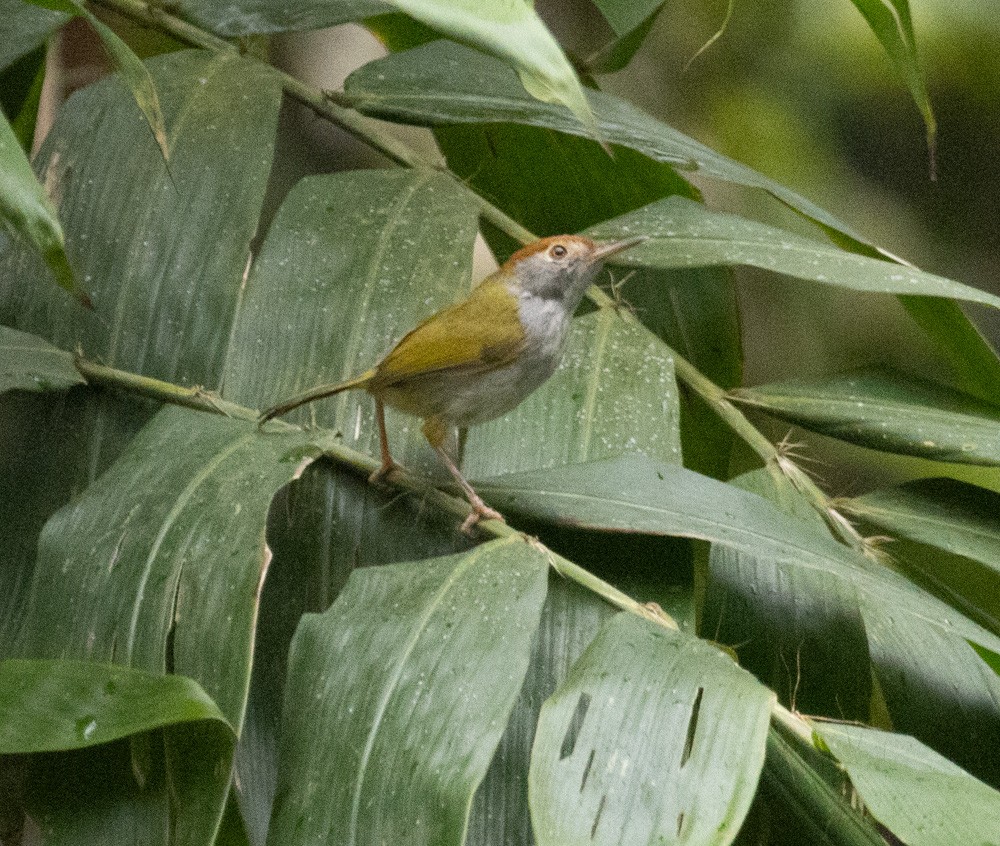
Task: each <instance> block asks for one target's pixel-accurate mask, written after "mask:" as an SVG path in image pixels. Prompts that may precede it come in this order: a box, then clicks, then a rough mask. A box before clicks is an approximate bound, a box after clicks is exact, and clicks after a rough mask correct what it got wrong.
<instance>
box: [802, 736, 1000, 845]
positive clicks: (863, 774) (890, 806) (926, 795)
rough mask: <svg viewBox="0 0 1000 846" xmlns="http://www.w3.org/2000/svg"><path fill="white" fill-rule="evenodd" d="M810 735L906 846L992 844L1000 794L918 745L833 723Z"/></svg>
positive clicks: (999, 820) (906, 739) (999, 828)
mask: <svg viewBox="0 0 1000 846" xmlns="http://www.w3.org/2000/svg"><path fill="white" fill-rule="evenodd" d="M813 730H814V731H815V732H816V733H817V734H818V735H819V736H820V737H821V738H822V739H823V741H824V743H826V745H827V746H829V748H830V750H831V751H832V752H833V754H834V755H836V756H837V758H838V759H839V760H840V763H841V764H842V765H843V766H844V768H845V769H846V770H847V772H848V774H849V775H850V777H851V782H852V783H853V784H854V787H855V788H856V789H857V791H858V793H860V794H861V798H862V800H864V803H865V805H866V806H867V807H868V810H869V811H870V812H871V814H872V815H873V816H875V818H876V819H878V821H879V822H881V823H882V824H883V825H884V826H885V827H886V828H887V829H889V830H890V831H891V832H892V833H893V834H895V835H896V837H898V838H899V839H900V840H901V841H902V842H905V843H907V844H908V846H950V845H951V844H954V846H968V844H970V843H992V842H995V841H996V837H997V832H998V831H1000V793H998V792H997V791H996V790H994V789H993V788H992V787H989V786H987V785H985V784H983V783H982V782H981V781H979V780H977V779H975V778H973V777H972V776H970V775H969V774H968V773H967V772H965V771H964V770H962V769H961V768H960V767H957V766H956V765H955V764H953V763H952V762H951V761H949V760H948V759H946V758H943V757H941V756H940V755H938V754H937V753H935V752H933V751H932V750H930V749H928V748H927V747H926V746H924V745H923V744H922V743H920V742H919V741H917V740H914V739H913V738H912V737H907V736H905V735H900V734H891V733H889V732H884V731H877V730H876V729H869V728H864V727H862V726H852V725H844V724H837V723H821V722H815V723H813Z"/></svg>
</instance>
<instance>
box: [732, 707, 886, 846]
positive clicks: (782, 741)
mask: <svg viewBox="0 0 1000 846" xmlns="http://www.w3.org/2000/svg"><path fill="white" fill-rule="evenodd" d="M853 798H854V797H853V796H852V795H851V792H850V784H849V783H848V781H847V779H846V778H845V777H844V775H843V772H842V771H841V770H840V769H839V768H838V767H837V766H836V765H835V764H834V762H833V761H832V760H831V759H830V757H829V756H828V755H825V754H821V753H820V752H819V750H818V749H816V747H815V746H814V745H813V744H812V743H807V742H805V740H804V739H803V737H802V736H801V735H800V734H798V733H797V732H791V731H788V730H787V729H786V727H783V726H782V727H778V726H775V725H774V724H772V729H771V731H770V732H769V733H768V736H767V758H766V760H765V762H764V775H763V778H762V779H761V800H762V801H763V803H764V812H765V820H766V822H765V827H766V830H767V831H768V833H770V832H774V831H777V832H781V833H783V834H786V835H787V837H786V838H782V837H781V836H780V835H779V836H778V838H777V842H778V843H788V844H799V843H809V844H812V846H885V839H884V838H883V837H882V835H881V833H880V832H879V831H878V829H877V828H876V827H875V825H874V823H873V822H872V820H871V818H870V817H867V816H865V814H864V809H862V808H859V807H858V806H857V804H856V803H855V802H854V801H852V800H853ZM751 842H753V841H751ZM764 842H767V841H764Z"/></svg>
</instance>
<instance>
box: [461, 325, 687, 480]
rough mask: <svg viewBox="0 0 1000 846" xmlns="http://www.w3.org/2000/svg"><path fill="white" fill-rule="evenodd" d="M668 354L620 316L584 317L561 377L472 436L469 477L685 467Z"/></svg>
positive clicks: (575, 330)
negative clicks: (625, 463)
mask: <svg viewBox="0 0 1000 846" xmlns="http://www.w3.org/2000/svg"><path fill="white" fill-rule="evenodd" d="M679 418H680V414H679V408H678V397H677V384H676V382H675V381H674V362H673V358H672V357H671V354H670V351H669V349H667V348H666V347H665V346H664V344H663V343H662V342H661V341H660V340H659V339H657V338H656V337H654V336H653V335H652V334H651V333H650V332H649V331H648V330H647V329H645V328H644V327H642V326H638V325H636V324H629V323H626V322H625V321H623V320H622V319H621V318H620V317H619V316H618V315H617V314H615V312H614V310H613V309H602V310H600V311H597V312H594V313H591V314H588V315H586V316H584V317H580V318H577V319H576V320H574V321H573V328H572V330H571V335H570V339H569V342H568V344H567V350H566V354H565V356H564V358H563V361H562V364H561V365H560V367H559V370H558V371H557V372H556V373H555V375H553V376H552V378H551V379H549V381H548V382H546V383H545V384H544V385H543V386H542V387H541V388H539V389H538V390H537V391H535V392H534V393H533V394H532V395H531V396H530V397H528V398H527V399H526V400H525V401H524V402H523V403H521V405H519V406H518V407H517V408H516V409H514V410H513V411H511V412H510V413H508V414H505V415H504V416H503V417H501V418H499V419H498V420H494V421H492V422H490V423H486V424H484V425H482V426H477V427H476V428H475V429H473V430H472V431H471V432H470V433H469V440H468V446H467V463H466V470H467V472H468V473H469V474H470V475H475V476H480V477H482V476H489V475H496V474H497V473H511V472H517V471H520V470H531V469H540V468H544V467H553V466H556V465H560V464H573V463H576V462H579V461H592V460H596V459H600V458H609V457H611V456H615V455H620V454H622V453H623V452H629V453H635V452H639V453H642V454H644V455H649V456H653V457H656V458H658V459H660V460H662V461H667V462H671V463H674V464H680V460H681V454H680V453H681V445H680V429H679V424H680V420H679Z"/></svg>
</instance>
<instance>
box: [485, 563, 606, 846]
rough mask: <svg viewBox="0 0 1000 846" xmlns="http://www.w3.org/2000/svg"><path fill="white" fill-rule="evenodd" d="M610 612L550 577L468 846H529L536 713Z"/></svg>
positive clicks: (564, 581)
mask: <svg viewBox="0 0 1000 846" xmlns="http://www.w3.org/2000/svg"><path fill="white" fill-rule="evenodd" d="M613 613H614V609H613V608H612V607H611V606H610V605H608V604H607V603H606V602H604V600H603V599H600V598H599V597H597V596H596V595H595V594H593V593H591V592H590V591H587V590H585V589H583V588H582V587H580V586H579V585H577V584H575V583H574V582H571V581H569V580H567V579H564V578H562V577H561V576H558V575H556V574H552V575H550V576H549V588H548V594H547V595H546V597H545V606H544V608H543V609H542V616H541V622H540V623H539V625H538V631H537V634H536V636H535V640H534V643H533V646H532V652H531V660H530V662H529V664H528V672H527V675H526V677H525V680H524V685H523V686H522V688H521V694H520V696H519V697H518V699H517V702H516V703H515V704H514V709H513V711H512V712H511V715H510V719H509V720H508V722H507V727H506V729H504V733H503V737H502V738H501V740H500V746H499V747H498V748H497V751H496V754H495V755H494V756H493V761H492V763H491V764H490V768H489V770H487V772H486V777H485V778H484V779H483V781H482V783H481V784H480V785H479V789H478V790H477V791H476V796H475V799H474V800H473V803H472V811H471V814H470V817H469V830H468V834H467V836H466V839H465V843H466V846H495V844H496V843H512V844H519V843H531V842H533V841H532V834H531V831H532V829H531V815H530V813H529V809H528V771H529V766H530V762H531V747H532V744H533V742H534V739H535V731H536V727H537V723H538V712H539V710H540V709H541V707H542V703H543V702H544V701H545V700H546V699H548V698H549V697H550V696H551V695H552V694H553V693H554V692H555V690H556V688H557V687H558V686H559V685H560V684H561V683H562V681H563V679H565V678H566V675H567V673H568V672H569V670H570V667H572V666H573V664H574V663H576V660H577V659H578V658H579V657H580V656H581V655H582V654H583V651H584V650H585V649H586V648H587V646H588V645H589V644H590V642H591V641H592V640H593V639H594V637H595V636H596V635H597V632H598V630H599V629H600V627H601V624H602V623H603V622H604V621H605V620H606V619H608V618H609V617H610V616H611V615H612V614H613Z"/></svg>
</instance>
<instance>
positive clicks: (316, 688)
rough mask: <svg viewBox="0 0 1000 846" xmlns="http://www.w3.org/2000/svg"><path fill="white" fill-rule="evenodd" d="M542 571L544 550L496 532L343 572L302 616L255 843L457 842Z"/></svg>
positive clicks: (518, 658)
mask: <svg viewBox="0 0 1000 846" xmlns="http://www.w3.org/2000/svg"><path fill="white" fill-rule="evenodd" d="M546 579H547V566H546V561H545V558H544V556H542V555H541V554H540V553H539V552H537V551H536V550H535V549H533V548H532V547H531V546H530V545H528V544H525V543H524V542H523V541H522V540H520V539H508V540H503V541H496V542H493V543H489V544H485V545H483V546H480V547H477V548H476V549H474V550H472V551H470V552H467V553H464V554H461V555H456V556H449V557H447V558H439V559H435V560H432V561H422V562H419V563H411V564H397V565H391V566H387V567H376V568H369V569H365V570H360V571H357V572H355V573H354V574H352V576H351V577H350V579H349V581H348V583H347V586H346V587H345V589H344V591H343V592H342V593H341V595H340V596H339V597H338V599H337V601H336V602H334V604H333V605H332V606H331V607H330V609H329V611H327V612H326V613H325V614H322V615H307V616H306V617H304V618H303V621H302V623H301V624H300V627H299V630H298V632H297V634H296V637H295V641H294V643H293V646H292V653H291V657H290V660H289V665H290V667H289V678H288V691H287V694H286V698H285V710H284V717H283V728H282V749H281V763H280V770H279V787H278V794H277V798H276V803H275V815H274V820H273V823H272V827H271V832H270V835H269V842H271V843H280V844H294V843H306V842H309V843H316V842H324V843H331V844H333V843H337V844H367V843H371V844H377V843H386V842H404V841H405V842H406V843H413V844H419V843H427V844H435V846H439V845H440V846H443V844H449V843H453V844H461V843H462V842H463V840H464V836H465V829H466V825H467V818H468V813H469V804H470V802H471V799H472V794H473V792H474V791H475V788H476V786H477V785H478V784H479V782H480V781H481V780H482V778H483V775H484V774H485V772H486V769H487V766H488V765H489V761H490V758H491V757H492V755H493V751H494V749H495V748H496V745H497V743H498V742H499V740H500V735H501V733H502V732H503V726H504V724H505V723H506V720H507V716H508V715H509V713H510V709H511V707H512V706H513V704H514V701H515V699H516V698H517V694H518V691H519V690H520V688H521V684H522V682H523V679H524V674H525V671H526V669H527V665H528V656H529V653H530V649H531V641H532V638H533V636H534V633H535V629H536V627H537V625H538V619H539V614H540V612H541V609H542V602H543V600H544V597H545V582H546ZM345 656H347V657H349V658H350V660H344V658H345Z"/></svg>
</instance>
